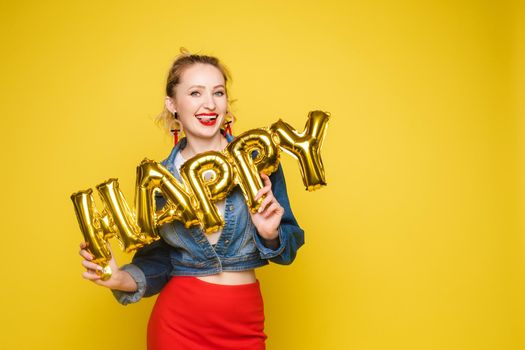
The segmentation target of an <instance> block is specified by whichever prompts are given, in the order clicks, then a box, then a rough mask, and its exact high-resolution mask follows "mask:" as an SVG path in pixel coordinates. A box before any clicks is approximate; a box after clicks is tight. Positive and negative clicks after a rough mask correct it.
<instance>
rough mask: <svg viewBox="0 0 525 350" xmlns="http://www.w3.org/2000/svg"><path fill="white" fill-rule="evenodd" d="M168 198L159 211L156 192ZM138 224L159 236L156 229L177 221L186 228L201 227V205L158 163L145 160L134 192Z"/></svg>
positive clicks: (144, 229)
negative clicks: (199, 209) (199, 211)
mask: <svg viewBox="0 0 525 350" xmlns="http://www.w3.org/2000/svg"><path fill="white" fill-rule="evenodd" d="M157 191H159V192H161V193H162V195H163V196H164V197H165V198H166V199H167V202H166V205H165V206H164V207H163V208H162V209H161V210H158V211H157V208H156V203H155V198H154V196H155V192H157ZM135 206H136V208H137V223H138V225H139V226H140V227H141V228H142V230H143V231H145V232H149V233H150V234H151V235H152V236H155V237H156V236H158V233H157V227H158V226H160V225H162V224H164V223H168V222H171V221H173V220H178V221H180V222H182V223H184V226H185V227H186V228H188V227H190V226H194V225H198V224H199V216H198V208H199V204H198V202H197V201H196V200H195V198H194V197H193V196H192V194H191V192H189V191H188V190H187V189H186V188H185V187H184V186H183V185H182V184H180V183H179V182H178V181H177V179H175V177H174V176H173V175H172V174H171V173H170V172H169V171H168V170H166V168H164V167H163V166H162V165H160V164H158V163H157V162H155V161H152V160H149V159H144V160H143V161H142V163H141V164H140V165H139V166H138V167H137V185H136V192H135Z"/></svg>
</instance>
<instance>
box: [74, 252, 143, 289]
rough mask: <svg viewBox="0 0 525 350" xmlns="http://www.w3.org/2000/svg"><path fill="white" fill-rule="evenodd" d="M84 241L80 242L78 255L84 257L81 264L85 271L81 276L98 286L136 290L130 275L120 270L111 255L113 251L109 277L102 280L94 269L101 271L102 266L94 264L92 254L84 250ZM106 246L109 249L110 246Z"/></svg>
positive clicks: (135, 284)
mask: <svg viewBox="0 0 525 350" xmlns="http://www.w3.org/2000/svg"><path fill="white" fill-rule="evenodd" d="M86 246H87V245H86V242H82V243H80V252H79V254H80V256H81V257H83V258H84V260H82V266H84V267H85V268H86V270H87V271H85V272H83V273H82V277H84V278H85V279H87V280H89V281H92V282H93V283H95V284H98V285H99V286H103V287H106V288H110V289H116V290H121V291H124V292H134V291H136V290H137V283H136V282H135V280H134V279H133V277H131V275H130V274H129V273H127V272H126V271H123V270H121V269H120V268H119V267H118V265H117V261H116V260H115V257H114V255H113V252H111V260H110V261H109V267H111V272H112V273H111V277H110V278H109V279H107V280H105V281H103V280H102V278H101V276H99V275H98V274H97V273H96V271H102V270H103V269H102V266H100V265H97V264H95V263H94V262H92V261H91V260H93V256H91V254H89V252H88V251H87V250H86ZM108 247H109V249H110V251H111V247H110V246H109V243H108Z"/></svg>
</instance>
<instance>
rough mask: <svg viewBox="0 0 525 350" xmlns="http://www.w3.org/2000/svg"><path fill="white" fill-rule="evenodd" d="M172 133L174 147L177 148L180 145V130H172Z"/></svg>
mask: <svg viewBox="0 0 525 350" xmlns="http://www.w3.org/2000/svg"><path fill="white" fill-rule="evenodd" d="M171 132H172V133H173V145H174V146H175V145H177V143H179V130H177V129H171Z"/></svg>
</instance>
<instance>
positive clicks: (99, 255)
mask: <svg viewBox="0 0 525 350" xmlns="http://www.w3.org/2000/svg"><path fill="white" fill-rule="evenodd" d="M71 200H72V201H73V205H74V207H75V213H76V215H77V220H78V224H79V225H80V230H81V231H82V234H83V235H84V241H85V242H86V244H87V247H86V249H87V250H88V251H89V253H90V254H91V255H92V256H93V260H92V261H93V262H94V263H95V264H98V265H100V266H102V268H103V271H101V272H100V271H97V274H98V275H99V276H101V277H102V280H107V279H108V278H109V277H110V276H111V268H110V267H109V260H110V259H111V252H110V250H109V248H108V246H107V245H106V240H107V239H108V238H109V237H110V236H112V235H113V234H114V233H115V230H114V228H112V227H111V226H112V224H111V223H110V221H111V219H110V218H111V216H109V215H108V214H107V213H106V210H104V211H103V212H102V214H101V213H99V212H98V211H97V208H96V207H95V201H94V200H93V190H92V189H88V190H87V191H79V192H76V193H73V194H72V195H71Z"/></svg>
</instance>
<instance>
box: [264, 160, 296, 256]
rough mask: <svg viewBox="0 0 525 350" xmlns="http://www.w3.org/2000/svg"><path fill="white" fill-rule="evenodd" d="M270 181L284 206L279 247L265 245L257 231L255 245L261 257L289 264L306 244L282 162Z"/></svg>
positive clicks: (276, 195) (276, 196)
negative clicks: (292, 203) (292, 206)
mask: <svg viewBox="0 0 525 350" xmlns="http://www.w3.org/2000/svg"><path fill="white" fill-rule="evenodd" d="M270 181H271V182H272V192H273V195H274V196H275V199H277V201H278V202H279V204H280V205H281V206H282V207H283V208H284V214H283V217H282V219H281V224H280V225H279V227H278V233H279V247H277V249H275V250H273V249H270V248H267V247H266V246H264V244H263V242H262V238H261V236H259V234H258V233H257V232H255V234H254V240H255V245H256V246H257V248H258V249H259V252H260V256H261V258H263V259H268V260H270V261H272V262H274V263H277V264H281V265H288V264H291V263H292V262H293V261H294V259H295V255H296V254H297V250H298V249H299V248H300V247H301V246H302V245H303V244H304V231H303V229H301V228H300V227H299V224H298V223H297V220H296V219H295V217H294V215H293V213H292V209H291V207H290V200H289V199H288V193H287V192H286V182H285V180H284V173H283V169H282V167H281V165H280V164H279V167H278V168H277V171H275V172H274V173H273V174H271V175H270ZM255 231H257V230H255Z"/></svg>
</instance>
